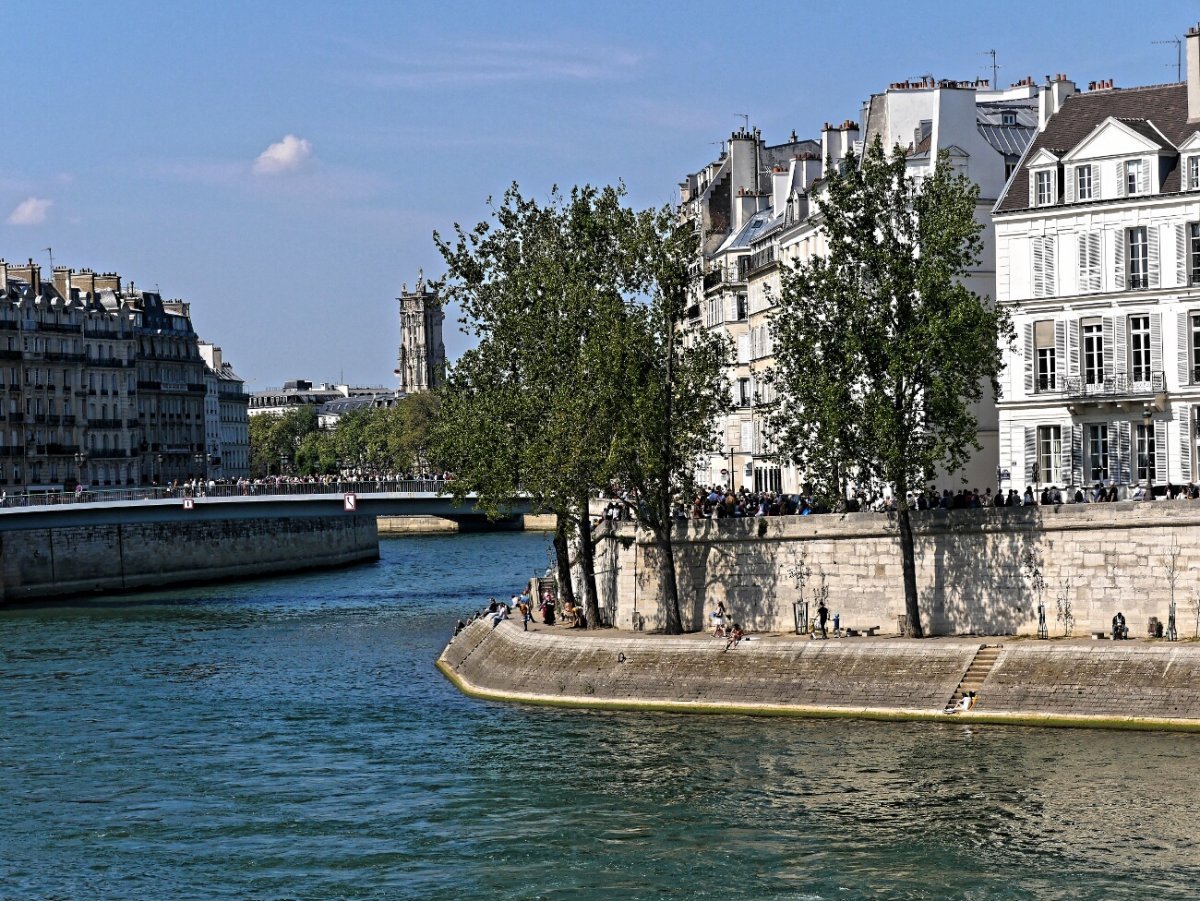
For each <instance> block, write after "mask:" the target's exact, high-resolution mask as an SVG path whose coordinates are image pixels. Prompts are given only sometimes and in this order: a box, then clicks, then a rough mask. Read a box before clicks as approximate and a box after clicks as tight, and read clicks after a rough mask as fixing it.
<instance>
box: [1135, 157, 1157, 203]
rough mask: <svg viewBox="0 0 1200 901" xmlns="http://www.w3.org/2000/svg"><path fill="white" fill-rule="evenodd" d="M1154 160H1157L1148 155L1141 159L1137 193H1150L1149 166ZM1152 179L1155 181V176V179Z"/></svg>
mask: <svg viewBox="0 0 1200 901" xmlns="http://www.w3.org/2000/svg"><path fill="white" fill-rule="evenodd" d="M1156 162H1158V160H1157V158H1156V157H1149V156H1148V157H1144V158H1143V159H1142V174H1141V178H1139V179H1138V193H1139V194H1149V193H1150V167H1151V165H1153V164H1155V163H1156ZM1155 168H1157V167H1155ZM1154 181H1155V182H1157V181H1158V179H1157V178H1156V179H1154Z"/></svg>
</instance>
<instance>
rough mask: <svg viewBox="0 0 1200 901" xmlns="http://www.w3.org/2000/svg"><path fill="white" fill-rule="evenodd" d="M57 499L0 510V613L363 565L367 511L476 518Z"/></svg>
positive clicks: (358, 500) (369, 533)
mask: <svg viewBox="0 0 1200 901" xmlns="http://www.w3.org/2000/svg"><path fill="white" fill-rule="evenodd" d="M45 500H51V499H45ZM60 500H61V503H40V504H37V505H34V506H19V507H5V508H3V509H0V606H3V605H7V604H13V603H20V602H23V601H36V600H41V599H49V598H55V597H66V596H71V595H81V594H88V593H101V592H121V591H132V590H139V589H151V588H156V587H176V586H179V585H186V584H193V583H199V582H212V581H224V580H230V579H244V578H251V577H258V576H268V575H272V574H282V573H294V572H297V571H300V570H305V569H325V568H331V567H338V566H348V565H352V564H357V563H366V562H370V561H373V560H377V559H378V558H379V529H378V526H377V517H379V516H388V517H432V516H436V517H440V518H442V519H444V520H453V521H455V522H460V521H461V522H465V523H469V524H482V523H484V522H486V520H485V517H484V516H483V514H482V513H480V512H479V511H478V510H477V509H476V508H475V506H474V505H473V504H472V503H471V502H470V501H469V500H468V501H465V502H464V503H463V504H462V505H461V506H457V507H456V506H454V504H453V503H452V501H451V500H450V499H449V498H448V497H445V496H442V495H439V494H437V493H436V492H432V491H407V492H406V491H377V492H371V491H366V492H354V498H353V505H352V509H348V507H349V506H350V505H348V504H347V502H346V498H345V495H344V493H342V492H326V493H319V494H318V493H313V494H283V495H279V494H270V495H256V496H250V497H244V496H234V497H196V498H184V497H169V498H153V497H149V496H147V497H144V498H136V497H135V498H134V499H129V500H124V499H123V500H107V499H106V500H98V501H89V500H87V499H86V496H85V499H83V500H81V501H79V502H77V501H76V499H75V498H73V497H63V498H61V499H60ZM525 509H527V505H524V504H522V503H518V504H515V505H514V510H513V513H514V520H513V521H512V522H514V523H515V524H516V525H515V526H514V527H516V528H519V527H520V515H521V514H522V513H523V512H524V511H525Z"/></svg>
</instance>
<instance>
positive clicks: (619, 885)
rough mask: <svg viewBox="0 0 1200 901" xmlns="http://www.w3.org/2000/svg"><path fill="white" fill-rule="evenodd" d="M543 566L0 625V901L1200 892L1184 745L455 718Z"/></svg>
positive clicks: (1190, 765)
mask: <svg viewBox="0 0 1200 901" xmlns="http://www.w3.org/2000/svg"><path fill="white" fill-rule="evenodd" d="M546 546H547V540H546V537H545V536H542V535H538V534H490V535H461V536H455V537H420V538H403V539H392V540H385V541H384V542H383V545H382V559H381V561H380V562H379V563H378V564H377V565H369V566H362V567H358V568H354V569H349V570H342V571H339V572H334V573H322V574H315V575H313V574H307V575H297V576H294V577H290V578H283V579H276V580H271V581H258V582H245V583H238V584H233V585H223V586H219V587H210V588H201V589H187V590H180V591H176V592H170V593H160V594H154V595H148V594H142V595H132V596H129V597H121V598H110V599H105V600H97V601H91V602H88V603H85V604H75V605H59V606H47V607H41V608H35V609H22V610H15V611H6V612H2V613H0V897H2V898H9V897H12V898H27V897H29V898H121V899H124V898H195V897H206V898H363V897H371V898H453V899H467V898H472V899H473V898H489V899H490V898H624V897H628V898H649V897H677V898H729V897H745V898H859V897H878V898H898V897H899V898H903V897H912V898H926V897H928V898H942V897H948V898H949V897H953V898H993V897H1011V898H1080V897H1084V898H1087V897H1094V898H1112V897H1166V898H1171V897H1176V898H1189V897H1196V894H1197V891H1200V890H1198V889H1197V886H1200V840H1198V838H1197V835H1198V833H1197V824H1198V823H1200V736H1187V735H1171V734H1157V733H1116V732H1099V731H1072V730H1062V731H1038V730H1028V729H1018V728H1007V727H976V728H963V727H962V726H960V725H958V724H954V723H946V724H944V725H943V724H938V723H933V724H929V723H926V724H881V723H870V722H843V721H805V720H792V719H755V718H750V717H740V716H729V717H718V716H684V715H665V714H653V715H650V714H646V715H640V714H618V713H598V712H584V711H565V710H555V709H543V708H531V707H524V706H518V705H504V704H494V703H487V702H481V701H475V700H472V699H469V698H466V697H463V696H462V695H460V694H459V693H458V692H457V691H456V690H455V689H454V688H453V687H452V686H451V685H450V684H449V683H448V682H446V681H445V680H444V679H443V678H442V676H441V675H440V674H439V673H438V672H437V671H436V670H435V669H434V667H433V661H434V659H435V658H436V656H437V654H438V652H439V651H440V650H441V647H442V645H443V643H444V641H445V639H446V637H447V634H448V632H449V630H450V627H451V625H452V624H453V622H454V620H455V618H456V616H457V614H458V613H459V612H460V611H462V610H464V609H465V608H467V607H469V606H470V605H472V604H474V603H477V602H478V601H479V600H480V599H482V598H485V597H486V596H487V595H489V594H501V593H508V592H511V591H512V590H513V589H514V588H515V587H516V586H518V585H519V584H521V583H522V582H523V581H524V580H525V578H526V577H527V576H529V575H530V574H532V573H533V572H535V571H536V570H538V569H543V568H544V567H545V565H546Z"/></svg>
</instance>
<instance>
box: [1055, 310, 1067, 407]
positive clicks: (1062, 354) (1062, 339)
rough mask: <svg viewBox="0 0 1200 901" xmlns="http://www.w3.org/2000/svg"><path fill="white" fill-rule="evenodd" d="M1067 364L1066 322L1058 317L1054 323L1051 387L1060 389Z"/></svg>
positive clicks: (1056, 389)
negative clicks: (1052, 380)
mask: <svg viewBox="0 0 1200 901" xmlns="http://www.w3.org/2000/svg"><path fill="white" fill-rule="evenodd" d="M1066 366H1067V323H1066V322H1065V321H1064V320H1062V319H1058V320H1055V323H1054V384H1053V385H1051V388H1052V389H1053V390H1055V391H1061V390H1062V387H1063V374H1064V373H1063V370H1064V369H1066Z"/></svg>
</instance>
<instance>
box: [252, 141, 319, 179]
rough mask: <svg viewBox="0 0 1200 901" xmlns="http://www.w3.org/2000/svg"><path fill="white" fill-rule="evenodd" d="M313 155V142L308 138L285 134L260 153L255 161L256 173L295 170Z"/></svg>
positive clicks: (272, 173) (274, 173)
mask: <svg viewBox="0 0 1200 901" xmlns="http://www.w3.org/2000/svg"><path fill="white" fill-rule="evenodd" d="M311 156H312V143H311V142H310V141H308V140H307V139H306V138H298V137H296V136H295V135H290V134H289V135H284V138H283V140H282V141H276V142H275V143H274V144H272V145H271V146H269V147H268V148H267V149H266V150H264V151H263V152H262V153H260V154H259V155H258V159H256V160H255V161H254V173H255V174H256V175H280V174H282V173H284V172H295V171H296V170H297V169H299V168H300V167H301V166H303V165H304V164H305V163H306V162H307V161H308V160H309V158H310V157H311Z"/></svg>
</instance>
